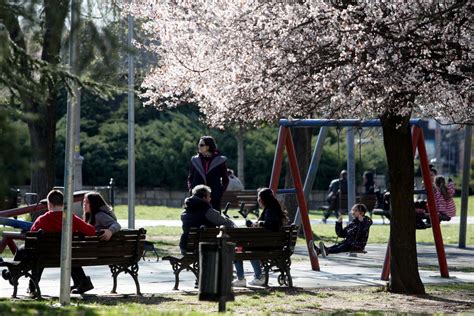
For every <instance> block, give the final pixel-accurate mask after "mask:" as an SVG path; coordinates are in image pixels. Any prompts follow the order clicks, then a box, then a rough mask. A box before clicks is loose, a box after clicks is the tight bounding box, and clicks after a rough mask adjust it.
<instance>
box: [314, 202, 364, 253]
mask: <svg viewBox="0 0 474 316" xmlns="http://www.w3.org/2000/svg"><path fill="white" fill-rule="evenodd" d="M351 212H352V216H353V217H354V219H353V220H352V222H351V223H350V224H348V225H347V226H346V227H345V228H342V216H339V218H338V220H337V222H336V234H337V236H338V237H341V238H345V239H344V240H343V241H342V242H340V243H337V244H335V245H333V246H331V247H326V246H325V245H324V243H323V242H322V241H321V242H320V243H319V247H317V246H316V245H315V246H314V248H315V250H316V253H317V254H318V255H322V256H323V257H326V256H327V255H328V254H330V253H340V252H348V251H363V250H364V248H365V245H366V244H367V239H368V238H369V229H370V225H372V220H371V219H370V218H369V217H367V216H365V213H366V212H367V207H366V206H365V205H364V204H355V205H354V206H353V207H352V209H351Z"/></svg>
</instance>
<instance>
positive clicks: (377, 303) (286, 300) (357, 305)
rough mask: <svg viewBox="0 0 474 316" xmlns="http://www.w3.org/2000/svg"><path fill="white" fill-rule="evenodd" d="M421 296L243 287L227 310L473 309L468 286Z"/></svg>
mask: <svg viewBox="0 0 474 316" xmlns="http://www.w3.org/2000/svg"><path fill="white" fill-rule="evenodd" d="M426 290H427V294H426V295H402V294H393V293H389V292H387V291H385V289H384V288H382V287H355V288H323V289H302V288H293V289H280V288H269V289H261V288H260V289H257V288H255V289H250V288H249V289H245V290H239V291H236V293H235V301H234V302H228V303H227V310H228V311H229V312H231V313H235V314H254V315H255V314H280V313H281V314H319V313H324V314H333V313H341V312H343V313H356V312H369V313H371V312H373V313H376V314H378V313H380V312H382V313H414V314H439V313H460V312H461V313H467V314H470V313H474V284H463V285H448V286H436V287H434V286H432V287H427V288H426ZM82 303H83V304H90V303H93V304H99V305H117V304H130V303H133V304H139V305H146V306H147V309H148V308H152V309H154V310H156V311H175V312H180V313H187V312H198V313H204V314H207V313H209V312H210V311H212V312H214V311H216V310H217V304H216V303H210V302H199V301H198V298H197V293H196V292H177V293H174V294H164V295H145V296H143V297H137V296H126V297H117V296H113V297H106V296H105V297H104V296H102V297H99V296H94V297H89V298H87V297H85V298H84V300H83V302H82Z"/></svg>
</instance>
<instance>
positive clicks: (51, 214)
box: [2, 190, 96, 297]
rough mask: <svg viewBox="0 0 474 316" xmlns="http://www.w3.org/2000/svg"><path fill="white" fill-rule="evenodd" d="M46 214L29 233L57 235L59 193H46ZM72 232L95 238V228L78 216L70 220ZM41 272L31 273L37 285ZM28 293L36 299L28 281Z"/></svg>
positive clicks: (18, 258) (61, 198) (60, 208)
mask: <svg viewBox="0 0 474 316" xmlns="http://www.w3.org/2000/svg"><path fill="white" fill-rule="evenodd" d="M47 201H48V212H46V213H45V214H43V215H41V216H40V217H38V218H37V219H36V220H35V222H34V223H33V226H31V231H38V230H40V229H42V230H43V231H44V232H47V233H57V232H61V231H62V225H63V208H64V196H63V194H62V192H61V191H58V190H52V191H51V192H49V193H48V196H47ZM72 232H73V233H82V234H84V235H85V236H95V235H96V233H95V228H94V226H92V225H89V224H87V223H86V222H84V221H83V220H82V219H80V218H79V217H78V216H76V215H73V218H72ZM24 255H25V254H24V248H20V249H18V251H17V252H16V254H15V258H14V261H21V260H22V259H23V258H24ZM42 273H43V270H42V269H40V270H39V271H37V273H35V271H33V273H32V275H33V278H34V279H35V280H36V282H38V283H39V281H40V279H41V274H42ZM2 276H3V278H4V279H6V280H8V279H10V275H9V273H8V270H4V271H3V273H2ZM29 293H30V296H31V297H36V288H35V285H34V283H33V282H32V281H31V280H30V284H29Z"/></svg>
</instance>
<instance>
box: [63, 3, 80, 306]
mask: <svg viewBox="0 0 474 316" xmlns="http://www.w3.org/2000/svg"><path fill="white" fill-rule="evenodd" d="M80 6H81V1H80V0H72V1H71V34H70V37H69V66H70V70H71V72H72V73H76V71H77V57H78V56H77V52H78V45H79V43H78V42H77V35H78V31H79V10H80ZM71 86H72V87H71V90H72V93H69V95H68V103H67V130H66V155H65V164H64V166H65V168H64V193H65V202H66V203H65V210H64V212H65V216H63V223H62V234H61V281H60V288H59V302H60V303H61V305H69V303H70V298H71V297H70V291H71V288H70V284H71V254H72V249H71V248H72V247H71V243H72V215H73V205H74V200H73V192H74V152H75V151H76V146H75V145H77V144H75V137H74V133H75V131H76V128H75V124H77V120H76V115H77V113H78V106H79V104H78V100H79V99H78V91H79V88H78V85H77V83H76V82H74V81H72V82H71Z"/></svg>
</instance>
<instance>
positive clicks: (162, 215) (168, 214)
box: [114, 205, 182, 220]
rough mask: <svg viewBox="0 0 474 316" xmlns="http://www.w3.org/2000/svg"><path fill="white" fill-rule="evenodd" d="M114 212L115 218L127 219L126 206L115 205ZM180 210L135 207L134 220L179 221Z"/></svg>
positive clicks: (158, 207) (173, 208)
mask: <svg viewBox="0 0 474 316" xmlns="http://www.w3.org/2000/svg"><path fill="white" fill-rule="evenodd" d="M114 212H115V214H116V215H117V218H121V219H124V218H128V206H127V205H116V206H115V208H114ZM181 212H182V209H181V208H177V207H167V206H147V205H136V206H135V218H136V219H149V220H179V219H180V215H181Z"/></svg>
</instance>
